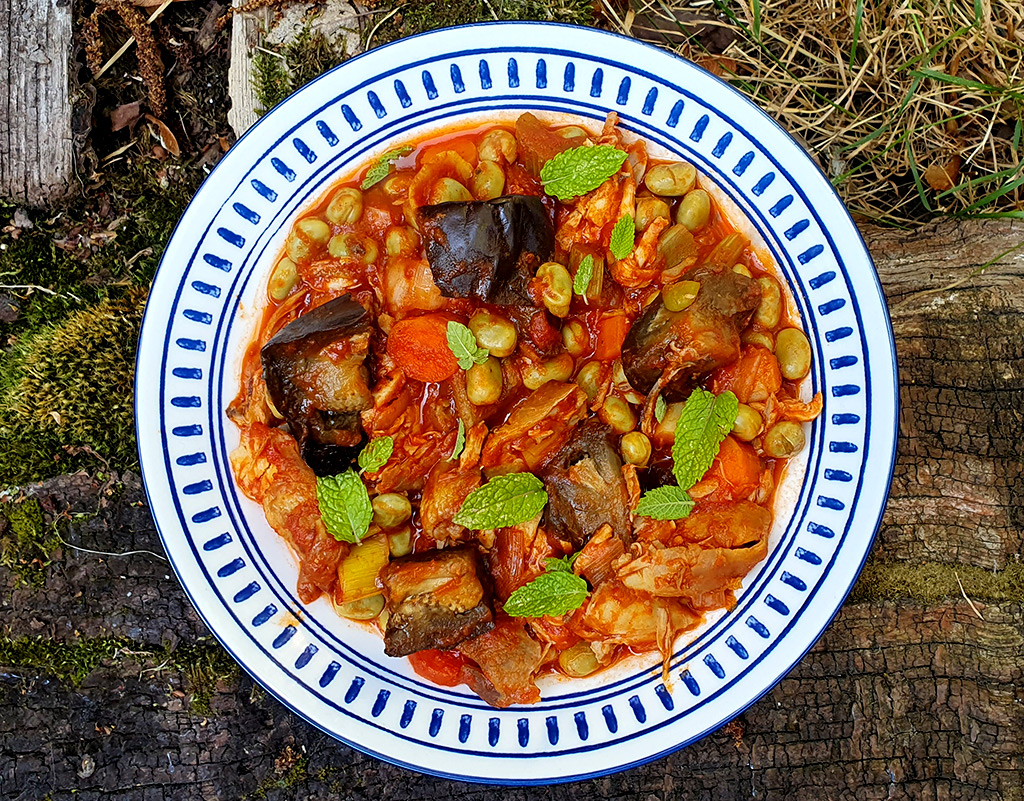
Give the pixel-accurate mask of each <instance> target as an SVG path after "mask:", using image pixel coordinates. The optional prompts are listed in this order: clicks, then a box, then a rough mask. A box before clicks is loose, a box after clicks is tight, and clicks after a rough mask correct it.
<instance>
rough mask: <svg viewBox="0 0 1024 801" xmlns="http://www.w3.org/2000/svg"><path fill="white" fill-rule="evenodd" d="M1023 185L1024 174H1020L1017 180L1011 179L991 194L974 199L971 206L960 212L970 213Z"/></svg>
mask: <svg viewBox="0 0 1024 801" xmlns="http://www.w3.org/2000/svg"><path fill="white" fill-rule="evenodd" d="M1021 186H1024V175H1022V176H1020V177H1019V178H1017V179H1016V180H1013V181H1010V182H1009V183H1008V184H1006V185H1005V186H1001V187H1000V188H999V189H997V190H996V191H994V192H989V194H987V195H985V196H984V197H983V198H980V199H979V200H976V201H974V202H973V203H972V204H971V205H970V206H968V207H967V208H965V209H963V210H962V211H961V212H960V213H961V214H970V213H971V212H972V211H974V210H975V209H980V208H984V207H985V206H987V205H989V204H990V203H992V202H993V201H994V200H998V199H999V198H1001V197H1003V196H1004V195H1008V194H1009V193H1010V192H1013V191H1014V190H1015V189H1017V188H1019V187H1021Z"/></svg>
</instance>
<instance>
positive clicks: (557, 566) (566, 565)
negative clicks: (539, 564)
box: [544, 551, 581, 573]
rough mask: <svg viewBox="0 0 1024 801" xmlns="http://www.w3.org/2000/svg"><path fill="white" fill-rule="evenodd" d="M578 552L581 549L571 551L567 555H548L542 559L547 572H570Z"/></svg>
mask: <svg viewBox="0 0 1024 801" xmlns="http://www.w3.org/2000/svg"><path fill="white" fill-rule="evenodd" d="M580 553H581V551H576V553H571V554H569V555H568V556H563V557H561V558H555V557H554V556H549V557H548V558H547V559H545V560H544V561H545V562H546V563H547V569H548V572H549V573H556V572H558V571H559V570H561V571H562V572H565V573H572V566H573V565H574V564H575V563H576V559H577V558H578V557H579V555H580Z"/></svg>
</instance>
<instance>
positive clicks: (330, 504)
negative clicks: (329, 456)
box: [316, 470, 373, 544]
mask: <svg viewBox="0 0 1024 801" xmlns="http://www.w3.org/2000/svg"><path fill="white" fill-rule="evenodd" d="M316 499H317V503H318V504H319V506H320V517H321V518H322V519H323V521H324V526H326V527H327V533H328V534H330V535H331V536H332V537H334V539H336V540H341V541H342V542H349V543H353V544H356V543H358V542H359V541H360V540H362V538H363V537H365V536H366V532H367V531H369V529H370V520H371V519H372V518H373V506H371V504H370V494H369V493H368V492H367V491H366V485H365V484H363V480H362V479H361V478H360V477H359V474H358V473H356V471H355V470H346V471H345V472H344V473H341V474H340V475H337V476H319V477H317V480H316Z"/></svg>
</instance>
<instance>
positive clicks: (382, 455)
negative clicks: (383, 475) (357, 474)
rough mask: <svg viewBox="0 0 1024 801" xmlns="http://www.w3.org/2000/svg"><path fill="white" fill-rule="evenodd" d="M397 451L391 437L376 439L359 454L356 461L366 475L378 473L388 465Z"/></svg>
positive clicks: (367, 444)
mask: <svg viewBox="0 0 1024 801" xmlns="http://www.w3.org/2000/svg"><path fill="white" fill-rule="evenodd" d="M394 451H395V441H394V440H393V439H392V438H391V437H374V438H373V439H371V440H370V441H369V442H368V443H366V447H365V448H363V449H362V450H361V451H360V452H359V457H358V458H357V459H356V461H357V462H358V464H359V469H360V470H362V471H363V472H364V473H376V472H377V471H378V470H380V469H381V468H382V467H383V466H384V465H386V464H387V463H388V459H390V458H391V454H392V453H394Z"/></svg>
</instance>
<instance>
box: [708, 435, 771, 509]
mask: <svg viewBox="0 0 1024 801" xmlns="http://www.w3.org/2000/svg"><path fill="white" fill-rule="evenodd" d="M709 472H710V473H711V474H712V475H716V476H719V477H720V478H721V479H722V480H723V481H724V482H725V483H726V484H727V485H728V486H729V489H730V494H731V495H732V497H734V498H746V497H747V496H748V495H750V493H751V492H753V491H754V490H755V489H757V485H758V484H759V483H760V481H761V460H760V459H759V458H758V457H757V453H756V451H754V449H753V448H752V447H750V446H749V445H747V444H745V443H743V442H739V441H738V440H737V439H735V438H734V437H731V436H730V437H726V438H725V439H724V440H722V445H721V447H720V449H719V451H718V455H717V456H716V457H715V461H714V463H713V464H712V465H711V470H710V471H709Z"/></svg>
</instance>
